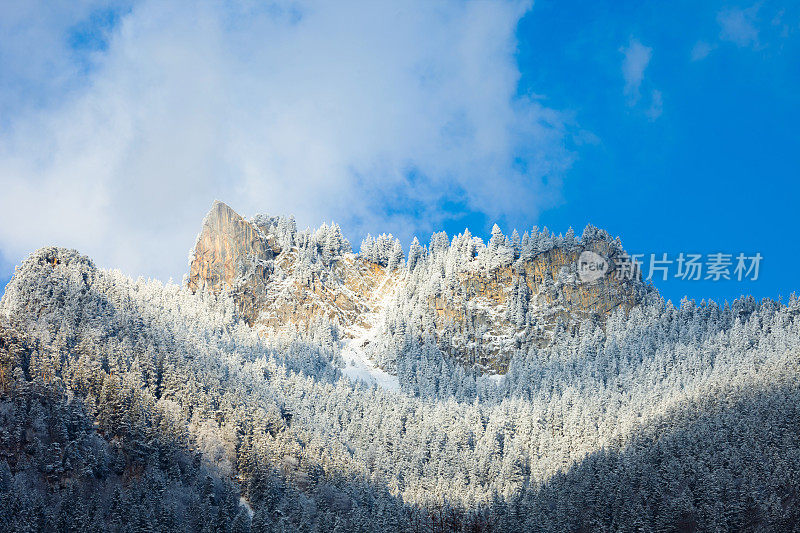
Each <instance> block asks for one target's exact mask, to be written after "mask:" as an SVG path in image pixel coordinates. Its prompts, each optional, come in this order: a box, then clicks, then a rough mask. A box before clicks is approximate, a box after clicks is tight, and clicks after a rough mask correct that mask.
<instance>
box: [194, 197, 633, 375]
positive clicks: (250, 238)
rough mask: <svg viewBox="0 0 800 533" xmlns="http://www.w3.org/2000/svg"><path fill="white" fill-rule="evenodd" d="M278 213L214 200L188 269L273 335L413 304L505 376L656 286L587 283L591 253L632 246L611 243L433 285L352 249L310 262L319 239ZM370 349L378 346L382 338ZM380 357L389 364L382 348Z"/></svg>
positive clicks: (355, 326) (429, 328) (489, 369)
mask: <svg viewBox="0 0 800 533" xmlns="http://www.w3.org/2000/svg"><path fill="white" fill-rule="evenodd" d="M264 220H267V222H266V223H265V222H264ZM275 220H277V219H270V218H269V217H266V219H265V218H262V219H260V220H259V219H254V220H252V221H247V220H245V219H244V218H242V217H241V216H239V215H238V214H237V213H236V212H235V211H233V210H232V209H231V208H230V207H228V206H227V205H225V204H224V203H222V202H215V203H214V205H213V206H212V208H211V211H210V212H209V213H208V215H207V216H206V218H205V220H204V221H203V226H202V230H201V232H200V235H199V236H198V239H197V243H196V245H195V249H194V252H193V255H192V258H191V264H190V267H189V281H188V284H189V288H190V289H191V290H193V291H198V290H210V291H213V292H215V293H216V292H219V291H229V292H230V293H231V294H232V295H233V297H234V299H235V301H236V303H237V306H238V308H239V312H240V313H241V315H242V316H243V317H244V319H245V320H246V321H247V322H248V324H250V325H251V326H254V327H256V328H258V329H259V331H260V332H261V333H262V334H263V335H265V336H275V335H285V336H291V335H293V334H294V333H295V332H297V331H298V330H307V329H308V328H309V327H311V326H312V325H314V324H315V323H317V322H319V321H321V320H327V321H330V322H332V323H335V324H337V325H338V326H339V327H340V330H341V331H342V333H343V335H344V336H345V337H348V336H350V337H355V336H357V335H361V336H362V337H363V336H364V331H366V330H369V329H370V328H378V327H382V328H389V327H393V326H387V324H390V323H391V322H392V320H391V319H392V318H393V317H396V315H397V314H398V313H399V314H402V313H400V312H399V311H398V310H399V309H403V313H405V314H404V315H403V319H402V322H403V323H404V324H405V322H411V323H414V324H413V328H412V330H413V331H417V332H418V333H419V334H420V335H422V334H426V335H427V334H432V335H433V336H434V337H435V338H436V339H437V343H438V344H439V346H440V348H441V349H442V350H443V351H444V352H445V353H448V354H449V355H450V356H451V357H453V358H455V359H457V360H459V361H460V362H462V363H463V364H464V365H466V366H468V367H472V368H475V369H476V370H479V371H481V372H486V373H503V372H505V370H506V369H507V366H508V362H509V360H510V357H511V355H512V354H513V353H514V351H516V350H518V349H525V348H526V347H530V346H535V345H542V344H545V343H547V342H551V341H552V340H553V338H554V335H556V334H557V332H558V331H559V328H561V330H562V331H563V330H564V329H565V328H567V329H568V328H574V327H577V326H578V325H579V324H580V322H581V321H583V320H587V319H591V320H601V321H602V320H603V319H604V318H605V317H606V316H607V315H608V314H609V313H610V312H611V311H613V310H614V309H615V308H617V307H620V306H621V307H624V308H630V307H631V306H633V305H635V304H636V303H637V301H639V299H640V298H641V297H642V295H643V293H644V292H646V291H647V288H646V287H644V285H643V284H642V283H641V281H639V280H635V279H619V278H618V277H616V276H612V275H607V276H603V277H601V278H599V279H597V280H593V281H591V282H581V280H580V279H579V278H578V276H577V268H576V265H577V262H578V258H579V256H580V254H581V253H582V252H583V251H587V250H588V251H592V252H594V253H597V254H599V255H601V256H603V257H605V258H608V260H609V262H610V263H611V264H612V266H613V264H614V262H615V261H618V260H619V255H620V254H622V253H624V252H622V250H621V248H619V247H618V245H616V244H615V243H614V242H613V241H610V240H603V239H597V240H591V241H588V242H581V243H580V244H579V245H573V246H569V247H566V246H565V247H555V248H552V249H550V250H548V251H544V252H542V253H539V254H536V255H535V256H534V257H532V258H530V259H528V260H516V261H513V263H511V264H506V265H505V266H497V267H491V268H487V267H485V266H478V261H477V259H475V260H467V261H466V263H467V264H465V265H460V266H459V268H458V269H457V270H456V273H455V274H453V279H452V282H450V281H448V283H444V284H438V282H434V283H432V284H428V285H425V287H423V285H424V283H425V280H420V279H419V277H420V273H419V272H416V271H415V272H414V273H413V276H416V278H412V274H411V273H410V272H408V270H407V269H405V268H397V269H393V270H390V269H388V268H386V267H384V266H382V265H379V264H375V263H372V262H370V261H367V260H365V259H364V258H362V257H360V256H358V255H355V254H352V253H344V254H342V255H340V256H338V258H337V259H336V260H334V261H330V262H326V263H324V264H323V265H322V266H321V265H320V264H319V263H314V264H315V265H316V266H315V267H314V268H311V269H309V268H308V254H309V253H312V252H313V253H317V250H318V245H317V244H314V245H309V244H308V242H307V241H308V239H309V235H310V234H304V235H305V237H303V239H305V241H304V242H305V245H303V246H301V245H300V243H299V242H298V243H296V244H297V246H294V245H286V244H285V242H286V239H283V241H281V238H279V236H277V235H276V234H275V232H276V231H277V230H276V227H277V226H276V225H274V224H273V222H274V221H275ZM279 242H284V246H283V248H282V246H281V245H280V244H278V243H279ZM323 244H324V242H323ZM320 253H322V252H320ZM428 268H429V269H432V270H430V271H426V273H425V275H428V276H431V277H432V276H434V275H435V276H438V273H435V272H436V267H428ZM443 274H444V273H443ZM429 285H430V286H433V287H435V288H434V289H430V287H429ZM421 287H422V288H421ZM412 300H413V302H412ZM420 302H422V303H420ZM409 309H411V310H409ZM379 316H382V320H376V317H379ZM394 320H395V322H397V319H396V318H394ZM379 323H380V325H379ZM402 327H403V328H405V327H406V326H405V325H403V326H402ZM409 327H410V328H411V327H412V325H409ZM414 328H416V329H414ZM356 332H358V333H356ZM370 350H372V351H376V350H380V347H379V346H377V345H375V343H373V346H371V347H370ZM373 357H374V359H375V360H380V356H379V355H378V354H377V353H374V354H373Z"/></svg>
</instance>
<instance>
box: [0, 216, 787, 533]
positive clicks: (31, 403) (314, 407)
mask: <svg viewBox="0 0 800 533" xmlns="http://www.w3.org/2000/svg"><path fill="white" fill-rule="evenodd" d="M254 222H255V223H257V224H259V226H260V227H262V228H272V230H271V231H273V233H274V234H275V235H277V239H278V241H279V242H280V243H281V246H282V247H283V248H284V249H294V250H295V251H296V253H297V256H298V257H299V258H300V259H298V261H299V263H298V265H300V266H299V267H298V268H297V269H296V270H295V271H294V272H298V273H300V274H302V275H303V276H307V277H309V276H311V275H312V273H313V272H314V271H317V272H320V273H323V274H324V275H331V276H332V275H335V269H334V266H335V263H336V262H337V261H338V260H339V259H340V258H341V257H343V256H344V255H346V254H349V253H350V244H349V243H348V242H347V240H346V239H344V237H342V235H341V231H340V230H339V228H338V226H335V225H331V226H325V227H323V228H321V229H320V230H317V231H316V232H297V231H296V228H295V227H294V222H293V220H290V219H281V218H275V219H271V218H262V219H256V220H255V221H254ZM587 231H588V232H589V233H588V234H587V233H586V232H585V233H584V235H583V236H582V238H581V239H580V241H579V240H578V239H577V238H576V237H575V236H574V234H572V232H569V233H568V234H567V235H566V236H564V237H561V236H552V235H550V234H548V233H546V232H545V233H540V232H538V231H537V232H532V233H530V234H529V233H526V234H524V235H523V236H522V237H519V235H518V234H515V235H512V237H510V238H507V237H505V236H503V235H502V233H501V232H500V231H499V229H498V230H497V231H494V232H493V235H492V238H491V239H490V240H489V242H488V243H486V244H485V245H484V244H483V242H482V241H480V240H479V239H477V238H475V237H472V236H471V235H469V233H465V234H462V235H460V236H458V237H456V238H454V239H452V240H450V239H449V238H448V237H447V236H446V235H444V234H434V235H433V237H432V239H431V241H430V243H429V245H427V246H425V247H423V246H421V245H420V244H419V242H418V241H416V240H415V242H414V243H413V244H412V246H411V248H410V250H409V251H408V253H407V254H406V253H404V251H403V250H402V247H400V246H399V242H398V241H397V240H396V239H394V237H392V236H390V235H381V236H379V237H377V238H372V237H368V238H367V239H366V240H365V241H364V243H362V246H361V254H362V256H363V257H364V258H365V259H366V260H368V261H371V262H374V263H376V264H380V265H381V266H383V267H385V268H386V269H387V270H388V271H391V272H396V273H397V274H396V275H398V276H402V277H403V279H404V280H405V283H404V284H403V286H402V288H401V289H399V290H398V292H397V294H396V295H394V298H395V302H396V303H397V305H396V306H394V307H392V308H387V309H386V310H384V312H383V317H382V318H383V322H381V324H382V329H381V330H380V331H379V332H378V335H377V336H378V337H379V339H378V342H377V343H373V344H374V345H373V346H372V347H371V348H370V350H371V352H370V353H372V354H373V356H374V357H376V363H379V364H380V365H381V366H382V367H383V368H385V369H388V370H389V371H391V372H393V373H394V374H396V376H397V379H398V381H399V383H400V390H387V389H385V388H380V387H376V386H367V385H365V384H364V383H362V382H360V381H352V380H350V379H348V377H347V376H346V375H345V374H343V372H342V370H343V368H344V366H345V364H344V362H343V360H342V349H343V347H344V346H346V343H347V339H346V336H345V335H344V332H343V331H342V330H341V327H340V326H341V325H340V324H336V323H333V322H328V321H324V320H318V321H316V322H315V325H314V326H313V327H311V328H309V330H308V331H301V332H299V333H298V334H297V335H296V336H295V337H294V338H292V339H286V338H275V339H272V338H269V337H266V338H265V337H263V336H259V335H258V332H257V330H256V329H254V328H251V327H249V326H248V325H247V324H246V323H245V322H244V321H242V320H241V319H240V317H239V316H238V312H237V307H236V303H235V301H234V299H233V298H232V297H231V296H230V295H229V294H228V293H226V292H222V293H220V294H218V295H214V294H212V293H210V292H208V291H205V292H198V293H197V294H193V293H192V292H191V291H189V290H188V289H187V288H186V287H184V286H183V285H174V284H167V285H165V284H162V283H161V282H158V281H152V280H143V279H139V280H133V279H130V278H127V277H125V276H124V275H122V274H121V273H120V272H118V271H106V270H101V269H98V268H96V267H95V266H94V264H93V263H92V262H91V261H90V260H89V259H88V258H86V257H82V256H81V255H79V254H78V253H77V252H74V251H68V250H63V249H56V248H47V249H42V250H40V251H38V252H36V253H35V254H33V255H32V256H31V257H30V258H29V259H27V260H26V261H25V262H24V263H23V264H22V265H21V266H20V267H19V269H18V270H17V272H16V274H15V276H14V278H13V280H12V282H11V283H10V284H9V286H8V287H7V289H6V292H5V295H4V297H3V300H2V304H0V531H4V530H7V531H29V530H31V531H73V530H86V531H231V532H234V531H235V532H237V533H238V532H243V531H252V532H260V531H397V530H399V531H523V530H524V531H528V530H530V531H694V530H704V531H706V530H713V531H765V530H772V531H786V530H793V529H796V528H797V527H798V524H800V492H799V490H800V489H798V487H800V439H798V435H800V412H798V410H800V381H799V380H798V378H799V377H800V358H799V357H798V353H800V318H798V315H799V314H800V302H799V301H798V300H796V299H792V300H791V301H789V302H786V303H780V302H774V301H763V302H760V303H759V302H756V301H754V300H753V299H751V298H745V299H740V300H737V301H735V302H733V303H732V304H730V305H728V304H726V305H724V306H719V305H717V304H715V303H711V304H706V303H702V304H700V305H697V304H696V303H694V302H689V301H684V302H681V303H680V306H679V307H675V306H673V305H672V304H670V303H668V302H665V301H664V300H663V299H661V298H660V297H659V296H658V294H657V292H655V291H654V290H652V289H650V288H647V287H644V286H643V287H642V288H641V290H640V291H639V295H640V301H639V303H638V305H636V306H634V307H632V308H630V309H628V308H625V307H619V308H618V309H616V310H615V311H614V312H612V314H611V315H610V316H609V317H608V318H607V320H605V321H599V320H595V319H586V320H583V321H580V322H579V323H576V324H572V325H568V324H560V325H557V326H556V327H555V328H554V329H553V330H552V331H548V332H547V335H545V336H541V335H539V336H535V335H533V334H531V337H530V338H528V337H526V336H525V335H527V334H528V333H530V332H531V331H534V330H535V329H536V327H537V323H536V321H537V320H538V319H537V316H538V315H536V313H534V312H532V309H533V306H535V305H542V304H541V302H539V303H537V300H536V298H535V295H532V294H529V289H528V286H527V285H525V284H523V283H514V284H513V285H512V286H511V287H510V288H509V290H510V291H511V294H512V296H513V297H512V298H510V299H509V301H510V302H511V304H510V305H508V306H507V307H506V309H505V311H504V316H503V317H502V318H503V320H505V321H506V322H507V323H508V324H511V325H512V327H513V328H514V329H513V331H514V334H515V335H517V333H519V332H522V333H524V334H520V335H517V337H519V338H520V339H521V340H520V341H519V342H517V343H516V344H515V345H514V346H513V350H514V351H513V355H512V356H511V358H510V362H509V364H508V369H507V372H506V373H505V374H504V375H502V376H490V375H488V374H487V373H485V372H480V371H477V370H476V369H475V368H474V367H471V366H469V365H464V364H462V363H463V361H459V360H458V359H457V358H454V357H452V356H451V355H452V354H451V353H450V351H449V348H448V346H447V345H443V343H442V340H441V339H442V336H441V335H440V334H439V335H438V336H437V334H436V332H437V328H438V326H439V325H437V324H436V323H435V322H434V319H435V317H434V316H433V315H432V314H431V313H430V311H429V309H428V308H427V307H426V306H425V305H423V303H424V302H426V301H428V300H429V299H430V298H431V297H438V298H444V299H448V298H449V299H450V300H457V297H458V295H459V291H461V290H462V289H461V288H460V286H459V285H457V284H455V283H454V282H453V280H456V279H457V277H458V274H459V273H463V272H465V271H466V270H475V269H478V270H482V271H486V272H493V271H496V270H497V269H501V268H511V269H512V271H513V272H517V270H514V265H515V263H518V262H520V261H522V262H524V261H525V260H527V259H530V258H532V257H533V256H534V255H536V254H540V253H544V252H547V251H548V250H552V249H561V248H569V247H576V246H577V245H578V243H579V242H585V241H589V240H591V239H595V238H599V239H602V240H604V241H606V242H607V243H608V245H609V246H615V245H614V243H615V242H618V241H614V240H612V239H610V237H608V236H607V234H604V232H599V230H595V229H592V228H590V229H589V230H587ZM543 235H544V237H543ZM293 253H294V252H293ZM519 264H521V263H519ZM300 274H298V275H300ZM568 274H569V273H565V276H566V275H568ZM515 275H516V274H515ZM543 283H545V284H552V285H553V286H554V287H555V286H557V285H559V284H568V283H571V281H570V280H569V279H558V278H556V279H548V280H546V281H543ZM464 323H466V324H469V326H466V327H464V328H462V329H460V330H458V329H453V330H452V331H448V333H447V337H445V338H450V337H457V336H459V335H461V336H462V337H464V338H465V339H466V340H465V342H468V341H469V340H470V339H473V340H474V339H481V338H483V333H482V332H481V334H480V335H478V334H476V332H475V331H474V330H479V329H480V328H481V327H482V326H481V325H480V324H473V323H472V322H471V321H470V320H467V321H465V322H464ZM451 327H453V328H455V327H456V326H454V325H453V326H451ZM525 332H528V333H525ZM534 339H538V340H537V341H536V342H534ZM542 339H544V340H545V341H546V342H543V341H542Z"/></svg>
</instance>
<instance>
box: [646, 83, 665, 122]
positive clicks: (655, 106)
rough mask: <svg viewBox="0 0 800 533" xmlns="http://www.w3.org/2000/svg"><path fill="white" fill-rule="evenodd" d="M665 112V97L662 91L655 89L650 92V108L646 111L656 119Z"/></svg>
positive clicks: (650, 117) (651, 117)
mask: <svg viewBox="0 0 800 533" xmlns="http://www.w3.org/2000/svg"><path fill="white" fill-rule="evenodd" d="M663 112H664V98H663V97H662V95H661V91H659V90H658V89H653V91H652V92H651V93H650V108H649V109H648V110H647V112H646V113H645V114H646V115H647V117H648V118H649V119H650V120H655V119H657V118H658V117H660V116H661V113H663Z"/></svg>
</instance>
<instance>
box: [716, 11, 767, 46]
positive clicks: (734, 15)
mask: <svg viewBox="0 0 800 533" xmlns="http://www.w3.org/2000/svg"><path fill="white" fill-rule="evenodd" d="M757 13H758V4H756V5H754V6H751V7H749V8H747V9H740V8H730V9H723V10H722V11H720V12H719V13H718V14H717V22H718V23H719V26H720V33H719V37H720V39H721V40H723V41H731V42H733V43H736V44H737V45H738V46H741V47H748V46H758V28H757V27H756V15H757Z"/></svg>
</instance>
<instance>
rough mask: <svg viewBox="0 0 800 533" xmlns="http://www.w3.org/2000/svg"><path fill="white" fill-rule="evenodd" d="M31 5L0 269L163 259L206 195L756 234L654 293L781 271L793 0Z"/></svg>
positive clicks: (702, 240) (758, 288)
mask: <svg viewBox="0 0 800 533" xmlns="http://www.w3.org/2000/svg"><path fill="white" fill-rule="evenodd" d="M34 4H35V2H32V3H31V6H30V7H29V8H28V11H25V9H23V8H17V7H14V6H10V7H9V6H4V7H2V8H0V10H6V11H7V12H4V13H0V14H2V15H3V16H2V17H0V19H2V20H4V21H5V22H2V23H0V29H2V30H4V31H3V32H2V34H3V35H4V37H0V59H2V63H0V64H2V65H3V66H2V67H0V80H2V81H3V83H2V84H0V85H2V86H3V87H4V88H2V89H0V110H2V112H3V113H2V118H1V119H0V191H2V193H3V194H1V195H0V213H2V214H0V284H2V285H3V286H4V285H5V280H7V279H8V277H10V274H11V272H12V271H13V265H14V264H16V263H18V262H19V261H20V260H21V259H22V258H24V257H25V255H27V254H28V253H30V252H31V251H32V250H34V249H36V248H38V247H39V246H44V245H48V244H58V245H63V246H71V247H76V248H78V249H79V250H81V251H82V252H84V253H87V254H89V255H91V256H92V257H93V258H95V259H96V260H97V261H98V263H99V264H101V265H102V266H107V267H120V268H122V269H123V271H125V272H127V273H129V274H132V275H139V274H143V275H146V276H155V277H160V278H167V277H174V278H175V279H179V278H180V276H181V275H182V273H183V270H185V257H186V252H187V250H188V247H189V246H190V245H191V243H192V242H193V237H194V233H195V232H196V231H197V226H198V225H199V222H200V220H202V216H203V214H204V212H205V210H206V209H207V208H208V206H209V205H210V204H211V201H212V200H213V199H214V198H220V199H222V200H225V201H227V202H228V203H230V204H231V205H232V206H233V207H234V208H236V209H237V210H239V211H240V212H241V213H243V214H253V213H255V212H258V211H267V212H270V213H294V214H295V215H296V216H297V218H298V221H299V222H300V223H301V225H305V224H308V225H312V226H314V225H318V224H319V223H321V222H322V221H324V220H330V219H336V220H337V221H339V222H341V223H342V225H343V227H344V229H345V230H346V232H347V233H348V235H349V236H350V237H351V240H354V241H356V242H357V241H358V240H359V239H360V237H361V236H362V235H363V234H364V233H366V232H367V231H370V232H372V233H373V234H374V233H379V232H382V231H391V232H393V233H395V234H398V235H400V236H401V237H402V239H403V240H404V241H405V244H406V245H407V244H408V242H409V241H410V238H411V236H412V235H413V234H418V235H420V236H421V240H423V241H426V240H427V237H428V235H430V232H431V231H432V230H434V229H438V228H440V227H443V228H444V229H446V230H447V231H448V233H450V234H453V233H457V232H459V231H461V230H463V229H464V227H465V226H469V227H470V229H471V230H472V231H473V233H478V234H483V235H485V236H487V235H488V233H489V229H490V228H491V225H492V223H493V222H494V221H499V222H500V224H501V226H502V227H503V229H504V230H507V231H508V232H510V229H511V228H512V227H514V226H516V227H518V228H520V229H526V228H529V227H530V226H532V225H533V224H538V225H539V226H540V227H541V226H547V227H548V228H550V229H551V230H554V231H556V232H563V231H566V229H567V228H568V227H569V226H573V227H574V228H575V229H576V230H577V231H580V230H581V229H582V228H583V227H584V226H585V225H586V223H589V222H591V223H593V224H595V225H597V226H600V227H603V228H605V229H607V230H608V231H609V232H610V233H612V234H613V235H619V236H620V237H621V238H622V241H623V244H624V246H625V247H626V249H628V250H629V251H631V252H635V253H645V254H649V253H657V254H661V253H668V254H670V255H671V256H674V255H676V254H678V253H679V252H685V253H702V254H709V253H715V252H727V253H732V254H737V253H740V252H744V253H746V254H748V255H751V254H754V253H756V252H759V253H761V254H762V256H763V261H762V264H761V270H760V278H759V280H758V281H756V282H752V281H750V282H735V281H728V282H725V281H721V282H715V283H712V282H698V281H677V280H671V281H668V282H662V281H659V282H657V286H658V287H659V289H661V291H662V293H663V294H664V295H665V296H666V297H668V298H671V299H673V300H679V299H680V298H681V297H682V296H684V295H688V296H689V297H690V298H695V299H697V300H701V299H703V298H713V299H715V300H717V301H721V300H724V299H728V300H731V299H733V298H735V297H737V296H739V295H740V294H742V293H747V294H753V295H755V296H756V297H759V298H761V297H779V296H780V297H783V298H787V297H788V295H789V294H790V293H791V292H793V291H795V290H797V288H798V286H800V283H798V282H797V281H796V279H795V278H794V276H793V272H794V271H795V270H796V269H795V262H796V261H797V258H798V257H800V244H799V243H800V240H798V239H797V238H796V237H795V236H794V231H795V230H794V226H795V224H794V208H795V205H796V202H797V199H798V198H800V194H798V193H800V185H799V184H798V183H797V179H796V178H797V177H798V171H797V169H798V168H800V164H799V163H800V146H799V145H800V136H798V135H797V133H796V131H797V124H798V119H800V94H798V93H799V91H798V89H800V54H798V52H799V51H800V50H798V48H799V47H800V43H799V42H798V32H800V8H798V7H797V5H796V4H792V3H789V2H759V3H756V4H753V3H749V2H745V3H730V2H703V3H697V2H675V3H670V4H669V5H666V4H665V3H661V2H648V3H642V2H591V3H590V2H569V1H567V2H563V1H562V2H552V1H547V0H542V1H539V2H536V3H535V4H534V5H532V6H530V5H527V4H524V3H515V2H511V3H497V4H488V3H467V4H464V3H460V2H447V3H443V4H441V5H439V6H437V7H435V8H430V7H428V5H427V3H424V2H420V3H419V4H418V5H416V6H412V5H410V4H403V5H398V7H397V8H392V9H389V8H387V6H386V5H385V4H383V5H382V6H381V7H375V6H376V4H368V5H363V4H362V5H359V4H357V3H343V4H341V5H339V6H337V7H336V8H335V9H334V8H332V7H322V6H319V5H313V4H306V3H303V2H297V3H283V2H280V3H276V4H270V5H269V6H267V7H265V8H263V9H262V8H260V7H253V6H259V4H257V3H256V4H253V3H242V4H238V3H230V4H228V5H226V7H224V8H223V7H220V6H210V5H206V4H204V5H203V6H202V7H201V8H195V7H194V5H193V4H191V3H188V2H179V1H175V2H147V1H142V2H131V3H130V4H128V5H125V6H124V8H115V9H113V10H112V9H109V8H108V7H107V6H105V5H103V3H102V2H92V1H89V2H78V3H76V4H74V5H73V6H70V7H65V8H62V9H61V11H58V10H52V11H53V12H52V13H50V15H48V17H42V16H40V15H41V13H43V12H45V11H47V10H44V11H42V9H37V8H36V6H35V5H34ZM39 7H40V8H43V6H39ZM267 35H268V36H269V38H266V37H265V36H267ZM32 212H36V213H37V215H36V217H33V218H32V219H33V220H34V222H32V223H30V224H26V225H24V227H20V225H19V220H22V219H25V218H26V217H28V214H29V213H32Z"/></svg>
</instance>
